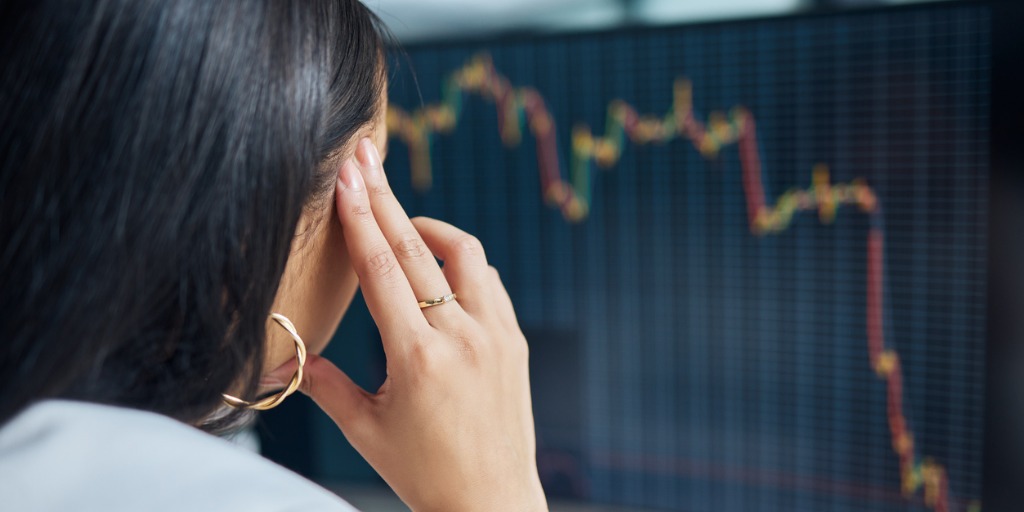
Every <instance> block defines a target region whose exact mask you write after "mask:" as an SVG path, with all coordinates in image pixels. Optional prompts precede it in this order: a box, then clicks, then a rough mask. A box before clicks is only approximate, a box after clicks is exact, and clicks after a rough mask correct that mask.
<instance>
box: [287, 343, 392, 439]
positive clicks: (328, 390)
mask: <svg viewBox="0 0 1024 512" xmlns="http://www.w3.org/2000/svg"><path fill="white" fill-rule="evenodd" d="M296 364H297V362H296V361H295V360H294V359H292V361H290V362H289V363H286V364H285V365H283V366H282V367H281V368H278V369H277V370H274V372H272V374H277V373H278V372H284V373H287V374H289V375H291V374H292V373H293V372H294V371H295V366H296ZM299 391H301V392H302V393H303V394H304V395H306V396H308V397H310V398H312V399H313V401H314V402H316V405H317V406H319V407H320V409H322V410H323V411H324V412H325V413H327V415H328V416H330V417H331V419H332V420H334V422H335V423H337V424H338V427H340V428H341V429H342V430H343V431H345V430H350V429H351V430H355V429H356V428H357V427H356V426H357V424H358V423H360V422H361V421H363V420H364V419H365V418H369V417H370V416H369V414H368V413H369V407H370V405H371V404H372V402H371V395H370V394H369V393H367V392H366V391H364V390H363V388H361V387H359V385H357V384H356V383H355V382H352V379H350V378H349V376H348V375H346V374H345V372H343V371H341V370H339V369H338V367H337V366H334V363H332V362H330V361H328V360H327V359H324V358H323V357H320V356H318V355H314V354H310V355H309V356H308V357H307V358H306V364H305V366H303V367H302V381H301V382H300V383H299Z"/></svg>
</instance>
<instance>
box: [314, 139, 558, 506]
mask: <svg viewBox="0 0 1024 512" xmlns="http://www.w3.org/2000/svg"><path fill="white" fill-rule="evenodd" d="M337 210H338V217H339V218H340V220H341V224H342V226H343V228H344V233H345V242H346V245H347V247H348V252H349V255H350V257H351V261H352V264H353V266H354V267H355V270H356V273H357V274H358V275H359V282H360V287H361V288H362V291H363V296H364V297H365V299H366V304H367V306H369V309H370V313H371V314H372V315H373V318H374V320H375V322H376V323H377V326H378V327H379V329H380V333H381V337H382V339H383V342H384V351H385V353H386V355H387V373H388V376H387V379H386V380H385V382H384V384H383V385H382V386H381V387H380V389H379V390H377V393H376V394H370V393H367V392H366V391H364V390H362V389H361V388H359V387H358V386H356V385H355V384H354V383H353V382H352V381H351V380H350V379H349V378H348V377H347V376H346V375H345V374H344V373H342V372H341V371H340V370H338V368H336V367H335V366H334V365H333V364H331V363H330V362H329V361H327V360H326V359H322V358H317V357H313V358H311V359H310V360H309V361H308V362H307V366H306V369H305V373H306V377H305V379H304V380H303V383H302V387H301V390H302V391H303V392H304V393H306V394H307V395H309V396H310V397H312V398H313V400H315V401H316V403H317V404H318V405H319V406H320V407H321V408H322V409H323V410H324V411H325V412H326V413H327V414H328V415H329V416H330V417H331V418H333V419H334V421H335V422H336V423H337V424H338V426H339V427H340V428H341V430H342V432H343V433H344V434H345V437H347V438H348V440H349V442H350V443H351V444H352V446H354V447H355V448H356V450H358V451H359V453H360V454H362V455H363V457H365V458H366V460H367V461H368V462H369V463H370V464H371V465H372V466H373V467H374V469H376V470H377V472H378V473H379V474H380V475H381V477H383V478H384V480H385V481H387V482H388V484H389V485H390V486H391V487H392V488H393V489H394V490H395V492H396V493H397V494H398V496H399V497H401V498H402V500H403V501H405V503H406V504H407V505H409V506H410V507H411V508H412V509H414V510H444V511H461V510H487V511H499V510H515V511H527V510H546V509H547V503H546V500H545V498H544V492H543V490H542V489H541V485H540V479H539V478H538V473H537V462H536V440H535V436H534V427H533V412H532V408H531V404H530V383H529V373H528V365H527V359H528V355H527V345H526V339H525V338H524V336H523V334H522V331H521V330H520V329H519V325H518V323H517V321H516V317H515V312H514V311H513V309H512V302H511V301H510V300H509V297H508V293H507V292H506V291H505V287H504V286H503V285H502V283H501V280H500V279H499V277H498V273H497V272H496V271H495V270H494V269H493V268H492V267H490V266H488V264H487V260H486V258H485V256H484V251H483V248H482V247H481V245H480V243H479V242H478V241H477V240H476V239H475V238H474V237H472V236H470V235H468V234H466V233H464V232H462V231H460V230H459V229H456V228H455V227H453V226H451V225H449V224H446V223H443V222H440V221H437V220H433V219H425V218H422V219H416V220H410V219H409V217H408V216H407V215H406V214H405V212H404V211H403V209H402V207H401V206H400V205H399V204H398V201H397V200H396V199H395V197H394V195H393V194H392V193H391V189H390V187H389V186H388V182H387V178H386V177H385V175H384V171H383V169H382V166H381V161H380V157H379V156H378V154H377V150H376V148H375V146H374V145H373V144H372V143H371V142H370V141H369V139H364V140H362V141H360V143H359V145H358V148H357V150H356V157H355V158H353V159H351V160H350V161H348V162H346V163H345V164H344V165H343V166H342V168H341V171H340V173H339V179H338V184H337ZM435 256H436V257H437V258H438V259H441V260H443V261H444V268H443V269H442V268H440V267H439V266H438V264H437V261H436V260H435ZM452 292H454V293H457V294H458V299H457V301H454V302H449V303H446V304H442V305H438V306H433V307H428V308H426V309H422V310H421V309H420V307H419V306H418V302H419V301H421V300H426V299H431V298H435V297H441V296H443V295H447V294H449V293H452Z"/></svg>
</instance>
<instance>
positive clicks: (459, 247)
mask: <svg viewBox="0 0 1024 512" xmlns="http://www.w3.org/2000/svg"><path fill="white" fill-rule="evenodd" d="M452 249H454V250H455V251H456V252H459V253H461V254H462V255H464V256H483V255H484V246H483V244H481V243H480V240H479V239H478V238H477V237H475V236H473V235H462V236H460V237H458V238H456V239H455V240H453V241H452Z"/></svg>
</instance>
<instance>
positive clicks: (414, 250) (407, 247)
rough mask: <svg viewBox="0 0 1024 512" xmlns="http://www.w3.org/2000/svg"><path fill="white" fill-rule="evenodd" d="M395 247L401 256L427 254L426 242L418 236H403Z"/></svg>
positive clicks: (419, 256) (409, 256)
mask: <svg viewBox="0 0 1024 512" xmlns="http://www.w3.org/2000/svg"><path fill="white" fill-rule="evenodd" d="M393 249H394V251H395V255H397V256H398V257H399V258H409V259H412V258H422V257H424V256H426V255H427V246H426V244H425V243H423V240H421V239H420V238H419V237H417V236H411V235H410V236H405V237H402V238H401V239H400V240H399V241H398V242H397V243H395V245H394V246H393Z"/></svg>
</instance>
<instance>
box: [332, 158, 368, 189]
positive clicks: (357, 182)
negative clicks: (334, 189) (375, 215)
mask: <svg viewBox="0 0 1024 512" xmlns="http://www.w3.org/2000/svg"><path fill="white" fill-rule="evenodd" d="M338 183H339V184H340V185H341V189H342V190H351V191H353V192H358V191H360V190H362V189H363V175H362V174H361V173H360V172H359V169H356V165H355V163H353V162H352V159H351V158H350V159H348V160H345V163H343V164H341V171H339V172H338Z"/></svg>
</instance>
